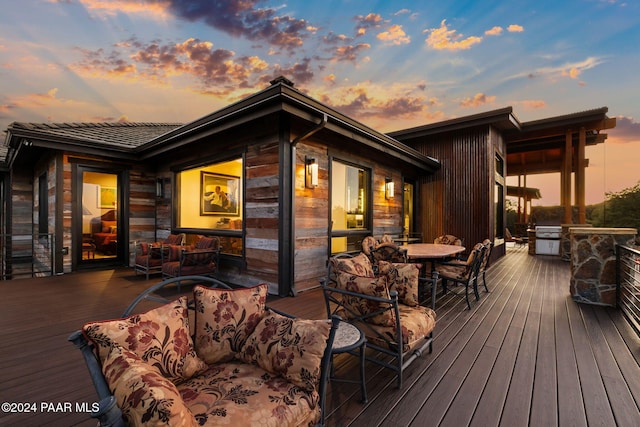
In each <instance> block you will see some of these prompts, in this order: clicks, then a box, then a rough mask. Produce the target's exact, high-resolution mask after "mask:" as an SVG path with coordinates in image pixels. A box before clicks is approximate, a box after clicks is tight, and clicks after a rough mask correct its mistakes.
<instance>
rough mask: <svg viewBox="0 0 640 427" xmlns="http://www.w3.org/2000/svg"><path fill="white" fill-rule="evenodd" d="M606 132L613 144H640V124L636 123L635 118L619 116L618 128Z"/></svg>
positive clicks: (617, 118) (617, 120) (617, 119)
mask: <svg viewBox="0 0 640 427" xmlns="http://www.w3.org/2000/svg"><path fill="white" fill-rule="evenodd" d="M604 132H606V133H608V134H609V136H610V138H611V140H612V142H617V143H631V142H640V123H639V122H636V121H634V120H633V117H625V116H617V117H616V127H615V128H613V129H608V130H606V131H604Z"/></svg>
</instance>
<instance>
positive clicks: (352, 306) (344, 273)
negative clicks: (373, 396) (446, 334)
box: [322, 253, 437, 387]
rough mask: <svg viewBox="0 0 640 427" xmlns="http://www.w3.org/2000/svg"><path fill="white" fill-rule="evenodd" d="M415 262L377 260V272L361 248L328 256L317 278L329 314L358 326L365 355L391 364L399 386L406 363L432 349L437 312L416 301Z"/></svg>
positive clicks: (416, 272)
mask: <svg viewBox="0 0 640 427" xmlns="http://www.w3.org/2000/svg"><path fill="white" fill-rule="evenodd" d="M420 267H421V265H420V264H411V263H395V262H389V261H383V260H381V261H379V263H378V272H377V274H376V273H374V268H373V264H372V263H371V261H370V260H369V258H368V257H367V256H366V255H365V254H364V253H360V254H358V255H356V256H354V255H352V254H338V255H335V256H334V257H332V258H330V259H329V262H328V267H327V277H326V279H324V280H323V281H322V288H323V292H324V298H325V305H326V310H327V314H328V316H333V315H338V316H340V317H341V318H343V319H345V320H346V321H348V322H350V323H353V324H354V325H356V326H357V327H358V328H360V329H361V330H362V331H363V333H364V334H365V336H366V338H367V349H369V348H372V349H373V350H374V352H372V353H371V352H370V353H369V355H368V356H367V360H370V361H372V362H374V363H377V364H379V365H381V366H383V367H385V368H389V369H391V370H393V371H394V372H395V373H396V375H397V380H398V387H402V372H403V371H404V370H405V368H406V367H407V366H409V365H410V364H411V363H412V362H413V361H414V360H416V359H417V358H418V357H419V356H421V355H422V353H423V352H424V351H425V350H427V349H428V350H429V352H431V350H432V343H433V329H434V328H435V325H436V313H435V311H433V310H432V309H431V308H428V307H424V306H421V305H420V304H419V298H418V293H419V292H418V291H419V290H418V287H419V283H420V278H419V272H420ZM430 280H431V279H430ZM436 280H437V278H434V279H433V283H432V292H433V287H434V286H435V281H436ZM377 355H381V357H378V356H377ZM389 359H392V361H391V362H390V361H389Z"/></svg>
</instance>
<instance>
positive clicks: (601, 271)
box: [569, 227, 637, 306]
mask: <svg viewBox="0 0 640 427" xmlns="http://www.w3.org/2000/svg"><path fill="white" fill-rule="evenodd" d="M569 233H570V236H571V281H570V282H571V283H570V292H571V296H572V298H573V299H574V301H577V302H582V303H589V304H599V305H610V306H615V305H616V251H615V249H616V244H620V245H626V246H633V243H634V240H635V236H636V234H637V230H636V229H635V228H573V227H572V228H570V229H569Z"/></svg>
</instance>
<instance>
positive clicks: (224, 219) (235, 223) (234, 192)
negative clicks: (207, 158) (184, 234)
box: [176, 158, 244, 255]
mask: <svg viewBox="0 0 640 427" xmlns="http://www.w3.org/2000/svg"><path fill="white" fill-rule="evenodd" d="M242 171H243V162H242V158H237V159H233V160H230V161H225V162H218V163H212V164H208V165H205V166H201V167H197V168H192V169H186V170H183V171H181V172H178V173H177V174H176V189H177V191H176V199H177V200H176V202H177V203H176V205H177V211H176V212H177V216H176V226H177V228H190V229H203V230H212V231H213V232H212V233H210V234H214V235H215V234H217V233H215V231H223V230H224V231H223V232H222V233H220V235H221V236H229V235H233V234H234V233H233V232H234V231H237V232H238V233H240V232H241V231H242V195H243V190H244V187H243V186H244V183H243V179H242V176H243V174H242ZM221 243H222V252H224V253H229V254H234V255H237V254H239V253H241V252H242V238H241V237H231V236H229V237H226V238H225V239H222V241H221Z"/></svg>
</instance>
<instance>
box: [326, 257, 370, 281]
mask: <svg viewBox="0 0 640 427" xmlns="http://www.w3.org/2000/svg"><path fill="white" fill-rule="evenodd" d="M331 264H332V267H333V271H335V272H344V273H349V274H355V275H357V276H363V277H373V276H374V273H373V265H371V260H369V257H367V256H366V255H365V254H363V253H359V254H358V255H356V256H354V257H352V258H331Z"/></svg>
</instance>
